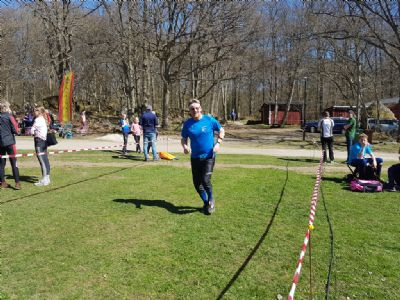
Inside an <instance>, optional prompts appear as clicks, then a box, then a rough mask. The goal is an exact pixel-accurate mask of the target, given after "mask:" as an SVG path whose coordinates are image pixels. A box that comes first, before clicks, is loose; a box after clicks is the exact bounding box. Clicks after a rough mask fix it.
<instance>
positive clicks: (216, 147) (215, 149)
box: [213, 143, 220, 153]
mask: <svg viewBox="0 0 400 300" xmlns="http://www.w3.org/2000/svg"><path fill="white" fill-rule="evenodd" d="M219 149H220V144H219V143H216V144H215V145H214V148H213V151H214V152H215V153H218V152H219Z"/></svg>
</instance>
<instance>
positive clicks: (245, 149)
mask: <svg viewBox="0 0 400 300" xmlns="http://www.w3.org/2000/svg"><path fill="white" fill-rule="evenodd" d="M288 132H289V131H288ZM251 134H253V133H251ZM267 136H268V137H269V138H270V139H271V140H272V142H273V141H276V143H278V142H279V140H280V139H281V138H282V136H277V135H274V134H270V135H267ZM284 136H285V137H290V138H293V137H292V136H291V135H290V134H288V135H284ZM264 138H265V137H264ZM58 141H59V143H58V144H57V145H56V146H53V147H51V148H50V151H54V150H72V149H82V148H95V147H112V146H118V145H120V144H122V136H121V135H118V134H109V135H106V136H102V137H93V136H86V137H76V138H73V139H59V140H58ZM258 141H259V139H258V140H257V139H254V140H251V139H246V138H245V139H238V138H230V137H227V138H225V140H224V143H223V144H222V147H221V154H259V155H271V156H277V157H306V158H312V159H318V158H319V156H320V155H321V150H320V148H319V146H318V145H316V146H315V147H314V148H313V149H293V148H282V147H274V146H273V144H271V145H262V144H260V143H258ZM130 142H133V139H130ZM133 147H134V146H133V145H129V146H128V149H133ZM17 149H19V150H33V149H34V146H33V139H32V138H31V137H17ZM113 149H118V147H115V148H113ZM157 151H167V152H178V153H179V152H182V147H181V145H180V138H179V137H178V136H165V135H160V136H159V138H158V141H157ZM377 155H378V156H379V157H382V158H383V160H384V161H397V160H398V155H397V154H396V153H386V152H379V153H377ZM335 159H336V160H337V161H343V160H345V159H346V152H344V151H335Z"/></svg>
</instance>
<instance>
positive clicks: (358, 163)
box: [349, 133, 383, 179]
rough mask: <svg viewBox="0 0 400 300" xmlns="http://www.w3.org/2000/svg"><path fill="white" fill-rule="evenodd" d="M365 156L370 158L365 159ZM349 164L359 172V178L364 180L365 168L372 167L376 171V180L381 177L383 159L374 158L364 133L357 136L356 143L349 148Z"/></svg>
mask: <svg viewBox="0 0 400 300" xmlns="http://www.w3.org/2000/svg"><path fill="white" fill-rule="evenodd" d="M366 155H369V156H370V157H369V158H367V157H366ZM349 162H350V165H351V166H353V167H356V170H358V171H359V173H360V174H359V176H360V178H364V179H365V176H366V168H367V167H368V166H372V167H373V169H374V170H376V176H377V177H378V179H379V178H380V177H381V170H382V163H383V159H382V158H380V157H375V155H374V153H373V152H372V149H371V146H370V144H369V143H368V136H367V135H366V134H364V133H362V134H360V135H359V136H358V143H356V144H354V145H353V146H351V149H350V157H349Z"/></svg>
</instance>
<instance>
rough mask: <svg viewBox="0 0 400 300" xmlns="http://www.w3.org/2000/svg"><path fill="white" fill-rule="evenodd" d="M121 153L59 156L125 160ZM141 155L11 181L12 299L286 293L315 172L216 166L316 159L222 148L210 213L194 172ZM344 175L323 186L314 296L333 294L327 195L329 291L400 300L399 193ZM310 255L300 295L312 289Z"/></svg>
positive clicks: (5, 221)
mask: <svg viewBox="0 0 400 300" xmlns="http://www.w3.org/2000/svg"><path fill="white" fill-rule="evenodd" d="M112 155H113V154H112V153H109V152H83V153H75V154H65V155H64V154H62V155H60V156H57V159H58V160H61V161H62V160H65V161H68V160H70V159H71V158H74V159H76V160H78V161H82V162H83V161H86V162H89V163H92V162H97V161H104V160H106V157H107V156H108V157H109V158H107V159H108V161H109V162H111V161H114V162H115V161H119V160H118V159H116V158H112V157H110V156H112ZM55 157H56V156H54V158H55ZM27 159H29V158H27ZM182 160H183V161H185V160H187V158H182ZM130 162H132V163H135V164H136V165H137V166H129V167H127V168H126V167H107V168H104V167H90V166H85V165H82V166H81V167H62V168H61V167H57V166H56V164H54V165H55V166H54V167H53V170H52V184H51V185H50V186H48V187H43V188H37V187H35V186H33V184H31V182H33V181H34V180H35V179H36V177H38V176H39V173H40V171H39V169H38V168H34V169H23V170H21V173H23V176H24V177H23V180H24V181H25V182H23V189H22V190H21V191H14V190H12V189H7V190H2V191H0V193H1V200H0V202H1V216H2V218H1V240H2V243H1V262H2V277H1V281H2V284H1V287H2V288H1V289H2V292H1V294H0V295H1V297H0V298H1V299H216V298H217V297H218V296H219V295H220V294H221V293H222V291H223V290H224V289H225V290H227V291H226V293H225V294H224V299H275V298H276V295H277V294H281V295H284V296H286V295H287V293H288V292H289V289H290V286H291V280H292V276H293V274H294V270H295V266H296V263H297V260H298V255H299V251H300V247H301V245H302V243H303V239H304V234H305V231H306V228H307V222H308V214H309V205H310V196H311V193H312V189H313V185H314V181H315V176H313V175H304V174H298V173H294V172H289V173H288V181H287V183H286V186H285V179H286V176H287V174H286V171H284V170H274V169H247V168H219V167H218V164H232V163H233V164H244V165H246V164H251V163H257V164H266V165H270V164H276V165H280V166H282V165H286V164H287V163H288V162H289V166H292V165H296V164H297V165H306V164H307V161H304V160H301V159H299V161H298V162H296V161H293V160H291V161H287V160H279V159H278V158H274V157H267V156H254V157H253V156H252V157H250V158H249V157H248V156H240V155H239V156H238V155H219V156H218V159H217V164H216V168H215V172H214V175H213V184H214V189H215V195H216V201H217V210H216V212H215V214H213V215H211V216H205V215H204V214H202V213H201V212H200V211H199V208H200V207H201V201H200V200H199V199H198V196H197V195H196V194H195V191H194V188H193V187H192V182H191V174H190V170H189V169H188V168H185V167H179V165H177V164H176V166H174V163H173V162H171V163H169V164H167V165H162V164H155V163H148V164H144V163H143V162H140V161H134V160H132V161H130ZM308 165H309V166H314V165H315V164H314V163H309V164H308ZM342 177H343V174H337V175H336V174H333V175H332V174H329V175H327V177H326V178H325V179H324V180H323V184H322V192H323V196H324V197H323V198H322V197H320V202H319V204H318V208H317V216H316V222H315V227H316V229H315V230H314V231H313V234H312V238H311V244H312V249H311V250H312V266H311V267H312V268H311V269H312V276H313V284H312V291H313V296H314V298H315V299H323V298H324V295H325V292H324V291H325V283H326V278H327V270H328V263H329V257H330V252H329V249H330V248H329V247H330V239H329V227H328V223H327V220H326V211H325V210H324V206H323V200H324V201H325V204H326V207H327V212H328V214H329V217H330V219H331V222H332V225H333V230H334V251H335V252H334V253H335V255H334V258H335V260H334V265H333V273H332V287H331V298H332V299H334V296H335V297H336V298H337V299H345V298H346V297H347V296H348V297H350V298H351V299H353V298H354V299H398V298H399V297H400V286H399V278H400V263H399V259H398V256H399V250H400V248H399V244H398V240H399V239H400V236H399V230H398V228H399V226H400V221H399V218H398V216H399V211H400V209H399V205H398V203H399V202H398V201H399V194H398V193H397V194H396V193H377V194H361V193H351V192H349V191H348V190H346V189H344V185H343V184H342V183H341V182H340V178H342ZM10 181H11V180H10ZM284 186H285V189H284V191H283V196H282V198H281V193H282V190H283V188H284ZM276 206H278V209H277V213H276V215H275V217H273V214H274V210H275V208H276ZM270 223H271V226H270V227H268V224H270ZM267 228H269V230H268V232H267V233H266V236H265V240H263V241H262V243H261V245H260V247H259V248H258V250H257V251H256V252H255V253H254V255H253V256H251V257H250V254H251V253H252V250H253V249H254V247H255V246H256V245H257V243H258V242H259V241H260V239H261V237H262V236H263V234H264V233H265V232H266V230H267ZM308 253H309V252H308ZM308 253H307V259H306V260H305V262H304V266H303V273H302V276H301V278H300V282H299V284H298V288H297V291H296V299H308V298H309V295H310V284H309V272H310V262H309V259H308ZM246 259H247V260H248V264H247V265H246V266H245V267H244V268H243V270H242V271H241V272H239V271H238V270H240V268H241V266H243V264H244V262H245V261H246ZM238 272H239V275H238V277H237V278H236V280H233V278H234V275H235V273H238ZM230 282H231V285H229V286H228V284H229V283H230Z"/></svg>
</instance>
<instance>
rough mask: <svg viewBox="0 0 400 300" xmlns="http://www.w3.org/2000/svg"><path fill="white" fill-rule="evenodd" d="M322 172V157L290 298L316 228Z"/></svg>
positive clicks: (292, 295)
mask: <svg viewBox="0 0 400 300" xmlns="http://www.w3.org/2000/svg"><path fill="white" fill-rule="evenodd" d="M322 172H323V158H322V157H321V160H320V162H319V167H318V169H317V178H316V180H315V184H314V190H313V193H312V197H311V207H310V216H309V219H308V228H307V232H306V235H305V237H304V242H303V246H302V247H301V251H300V257H299V260H298V262H297V266H296V271H295V273H294V276H293V280H292V287H291V289H290V292H289V295H288V300H293V299H294V293H295V291H296V286H297V283H298V282H299V278H300V274H301V268H302V266H303V261H304V257H305V255H306V251H307V246H308V242H309V241H310V234H311V231H312V230H313V229H314V219H315V211H316V209H317V203H318V192H319V186H320V184H321V177H322Z"/></svg>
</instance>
